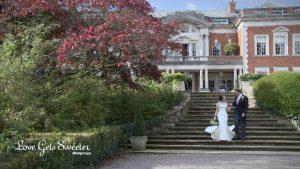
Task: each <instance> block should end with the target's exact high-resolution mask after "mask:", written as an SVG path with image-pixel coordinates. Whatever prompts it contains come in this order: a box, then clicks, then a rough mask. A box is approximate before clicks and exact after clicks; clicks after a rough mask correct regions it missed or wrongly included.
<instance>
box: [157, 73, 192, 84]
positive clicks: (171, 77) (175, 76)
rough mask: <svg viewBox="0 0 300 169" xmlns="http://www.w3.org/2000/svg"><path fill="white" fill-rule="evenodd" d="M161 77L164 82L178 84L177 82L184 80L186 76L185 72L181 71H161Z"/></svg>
mask: <svg viewBox="0 0 300 169" xmlns="http://www.w3.org/2000/svg"><path fill="white" fill-rule="evenodd" d="M162 79H163V82H165V83H170V84H178V83H179V82H183V81H185V80H186V79H187V78H186V76H185V74H183V73H180V72H179V73H166V72H163V73H162Z"/></svg>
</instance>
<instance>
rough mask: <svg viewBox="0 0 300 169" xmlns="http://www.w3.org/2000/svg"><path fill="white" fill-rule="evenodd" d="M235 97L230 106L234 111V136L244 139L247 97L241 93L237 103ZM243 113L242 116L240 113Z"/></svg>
mask: <svg viewBox="0 0 300 169" xmlns="http://www.w3.org/2000/svg"><path fill="white" fill-rule="evenodd" d="M237 98H238V97H235V99H234V101H233V103H232V106H233V107H235V111H234V114H233V117H234V125H235V128H234V132H235V134H236V135H235V136H236V138H238V137H241V139H246V118H247V111H248V107H249V105H248V97H247V96H245V95H242V97H241V98H240V100H239V102H238V103H237ZM243 113H245V116H244V117H242V114H243Z"/></svg>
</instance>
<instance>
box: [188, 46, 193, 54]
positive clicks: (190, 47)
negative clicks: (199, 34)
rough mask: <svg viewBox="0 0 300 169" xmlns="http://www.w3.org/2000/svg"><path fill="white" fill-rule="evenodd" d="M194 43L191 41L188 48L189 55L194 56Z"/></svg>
mask: <svg viewBox="0 0 300 169" xmlns="http://www.w3.org/2000/svg"><path fill="white" fill-rule="evenodd" d="M192 44H193V43H189V48H188V51H189V57H191V56H192V53H193V52H192V51H193V46H192Z"/></svg>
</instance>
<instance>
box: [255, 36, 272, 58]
mask: <svg viewBox="0 0 300 169" xmlns="http://www.w3.org/2000/svg"><path fill="white" fill-rule="evenodd" d="M268 44H269V37H268V36H267V35H256V36H255V55H258V56H261V55H268V54H269V52H268V51H269V45H268Z"/></svg>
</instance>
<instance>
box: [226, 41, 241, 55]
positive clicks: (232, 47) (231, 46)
mask: <svg viewBox="0 0 300 169" xmlns="http://www.w3.org/2000/svg"><path fill="white" fill-rule="evenodd" d="M224 51H225V54H226V55H237V54H238V51H239V46H238V45H237V44H235V43H228V44H227V45H225V46H224Z"/></svg>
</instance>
